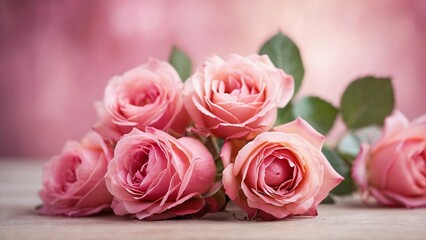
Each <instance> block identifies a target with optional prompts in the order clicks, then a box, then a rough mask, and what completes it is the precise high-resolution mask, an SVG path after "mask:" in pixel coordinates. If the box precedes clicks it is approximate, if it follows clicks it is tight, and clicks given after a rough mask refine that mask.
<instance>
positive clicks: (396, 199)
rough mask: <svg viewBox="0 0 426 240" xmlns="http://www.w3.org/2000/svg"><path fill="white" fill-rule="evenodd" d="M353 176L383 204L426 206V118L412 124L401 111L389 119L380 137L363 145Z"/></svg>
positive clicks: (356, 160) (413, 206) (364, 191)
mask: <svg viewBox="0 0 426 240" xmlns="http://www.w3.org/2000/svg"><path fill="white" fill-rule="evenodd" d="M352 177H353V179H354V180H355V182H356V183H357V184H358V186H359V187H360V190H361V192H362V193H364V196H369V195H371V196H373V197H374V198H375V199H377V201H378V202H379V203H381V204H383V205H387V206H392V207H399V206H403V207H407V208H415V207H425V206H426V115H424V116H422V117H421V118H418V119H417V120H415V121H413V122H412V123H411V124H410V123H409V121H408V120H407V118H405V116H404V115H402V114H401V113H400V112H396V113H395V114H393V115H391V116H389V117H388V118H386V120H385V125H384V128H383V133H382V136H381V138H380V139H379V140H378V141H377V142H375V143H374V144H373V145H372V146H371V147H370V146H369V145H367V144H363V145H362V146H361V151H360V153H359V154H358V156H357V158H356V159H355V162H354V165H353V168H352Z"/></svg>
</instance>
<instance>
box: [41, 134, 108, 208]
mask: <svg viewBox="0 0 426 240" xmlns="http://www.w3.org/2000/svg"><path fill="white" fill-rule="evenodd" d="M111 157H112V150H111V149H110V147H108V146H107V145H106V144H105V142H104V140H103V139H102V137H101V136H100V135H99V134H97V133H95V132H90V133H88V134H87V135H86V136H85V137H84V138H83V139H82V141H81V142H80V143H79V142H75V141H69V142H67V143H66V144H65V147H64V149H63V150H62V152H61V154H60V155H58V156H55V157H53V158H52V159H50V161H49V162H47V163H46V164H45V165H44V167H43V189H42V190H41V191H40V193H39V195H40V198H41V199H42V200H43V203H44V205H43V207H42V208H41V209H40V212H41V213H42V214H46V215H66V216H87V215H91V214H95V213H98V212H100V211H102V210H104V209H109V208H110V205H111V201H112V196H111V194H110V193H109V192H108V189H107V188H106V185H105V179H104V176H105V173H106V171H107V166H108V162H109V161H110V160H111Z"/></svg>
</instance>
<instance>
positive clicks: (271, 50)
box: [259, 32, 305, 95]
mask: <svg viewBox="0 0 426 240" xmlns="http://www.w3.org/2000/svg"><path fill="white" fill-rule="evenodd" d="M259 54H266V55H268V56H269V58H270V59H271V61H272V63H273V64H274V65H275V66H276V67H278V68H281V69H283V70H284V72H286V73H287V74H290V75H292V76H293V78H294V95H296V93H297V91H298V90H299V88H300V85H301V84H302V80H303V75H304V72H305V70H304V67H303V62H302V58H301V56H300V52H299V48H298V47H297V45H296V44H295V43H294V42H293V41H292V40H291V39H290V38H289V37H287V36H286V35H284V34H282V33H281V32H278V33H277V34H276V35H275V36H273V37H272V38H270V39H269V40H267V41H266V42H265V43H264V44H263V45H262V47H261V48H260V51H259Z"/></svg>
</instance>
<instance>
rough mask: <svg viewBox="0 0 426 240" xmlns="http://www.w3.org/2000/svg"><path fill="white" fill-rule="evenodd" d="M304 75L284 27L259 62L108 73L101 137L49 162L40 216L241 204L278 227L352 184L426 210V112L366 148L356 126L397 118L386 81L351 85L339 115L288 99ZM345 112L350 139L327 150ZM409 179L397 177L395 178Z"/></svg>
mask: <svg viewBox="0 0 426 240" xmlns="http://www.w3.org/2000/svg"><path fill="white" fill-rule="evenodd" d="M303 72H304V68H303V64H302V60H301V57H300V53H299V50H298V48H297V47H296V45H295V44H294V43H293V42H292V41H291V40H290V39H289V38H288V37H286V36H285V35H283V34H281V33H278V34H277V35H275V36H274V37H272V38H271V39H270V40H268V41H267V42H266V43H265V44H264V45H263V46H262V47H261V49H260V52H259V54H252V55H249V56H240V55H236V54H234V55H230V56H228V57H226V58H221V57H219V56H212V57H210V58H208V59H207V60H206V61H205V62H204V63H203V64H202V65H201V66H199V67H198V68H196V69H195V71H193V72H192V66H191V60H190V59H189V57H188V56H186V54H184V53H183V52H182V51H180V50H178V49H177V48H174V49H173V51H172V54H171V57H170V60H169V62H164V61H160V60H156V59H150V60H148V62H147V63H145V64H142V65H140V66H138V67H136V68H134V69H131V70H129V71H127V72H126V73H124V74H123V75H121V76H116V77H114V78H112V79H111V80H110V81H109V83H108V84H107V86H106V88H105V94H104V99H103V101H100V102H97V103H96V110H97V112H98V116H99V120H98V122H96V123H95V124H94V125H93V127H92V129H93V131H91V132H89V133H88V134H87V136H86V137H84V138H83V139H82V140H81V141H80V142H76V141H70V142H68V143H67V144H66V145H65V147H64V149H63V151H62V152H61V153H60V154H59V155H58V156H55V157H53V158H52V159H51V160H50V161H49V162H47V163H46V164H45V165H44V168H43V188H42V190H41V191H40V197H41V199H42V200H43V203H44V204H43V206H42V207H41V208H40V210H39V211H40V212H41V213H42V214H47V215H65V216H88V215H92V214H96V213H99V212H101V211H108V210H109V211H111V210H112V212H113V213H114V214H115V215H118V216H125V215H128V216H132V217H134V218H137V219H139V220H143V219H145V220H161V219H169V218H175V217H191V218H194V217H201V216H203V215H204V214H206V213H214V212H218V211H222V210H224V209H225V207H226V204H227V202H229V201H233V202H234V203H235V204H236V205H238V206H239V207H240V208H241V209H242V210H243V211H244V212H246V214H247V219H263V220H273V219H283V218H286V217H288V216H296V215H302V216H303V215H305V216H315V215H317V206H318V205H319V204H320V203H321V202H323V201H324V200H326V201H332V199H333V196H334V195H342V194H348V193H351V192H353V190H354V189H355V182H356V183H358V184H359V185H360V188H361V190H362V192H363V193H364V195H365V194H370V193H371V195H372V196H374V197H376V198H377V199H379V201H381V202H382V203H384V204H388V205H392V206H393V205H401V204H402V205H404V206H408V207H417V206H424V205H425V199H426V197H425V186H426V185H425V175H426V174H425V173H426V172H425V166H426V164H425V158H426V154H425V138H424V134H425V133H424V130H425V124H424V123H425V121H424V118H423V119H420V120H418V121H415V122H414V123H413V124H412V125H410V126H411V127H410V128H409V127H408V123H407V120H406V119H404V118H403V117H401V116H400V115H398V114H397V115H396V116H397V117H396V118H397V119H394V118H390V119H388V120H386V125H385V133H384V136H383V137H382V138H381V140H379V142H378V143H376V144H375V145H373V147H371V148H369V147H368V146H366V145H362V147H361V148H360V142H361V141H360V139H361V137H359V136H362V134H360V133H359V132H360V130H359V129H360V128H363V127H366V126H369V125H372V124H376V125H380V124H382V123H383V121H384V118H385V117H386V116H388V115H389V114H390V113H391V112H392V109H393V102H394V100H393V90H392V85H391V83H390V80H389V79H386V78H383V79H381V78H375V77H365V78H362V79H358V80H356V81H354V82H353V83H352V84H351V85H349V87H348V88H347V89H346V91H345V93H344V94H343V96H342V101H341V106H340V109H338V108H337V107H335V106H333V105H332V104H330V103H328V102H327V101H324V100H322V99H321V98H318V97H312V96H309V97H304V98H301V99H298V100H297V101H295V100H294V96H295V94H296V93H297V91H298V89H299V88H300V86H301V82H302V79H303ZM339 114H341V118H342V119H343V121H344V123H346V125H347V127H348V129H350V130H351V132H350V133H348V134H347V135H345V136H344V137H342V139H341V141H340V142H339V144H338V145H336V146H335V147H333V148H331V147H323V144H324V139H325V137H324V135H326V134H327V133H328V132H329V131H330V129H331V128H332V127H333V125H334V122H335V120H336V119H337V118H338V117H339ZM398 121H400V122H398ZM394 125H395V126H394ZM361 130H362V129H361ZM422 131H423V132H422ZM400 142H403V143H400ZM401 144H402V145H401ZM400 148H401V149H404V151H403V153H404V154H403V155H401V156H399V157H398V158H395V161H393V162H391V161H389V162H387V163H384V162H385V160H386V159H387V158H389V157H392V156H393V155H392V154H395V151H399V150H395V149H400ZM360 149H361V151H359V150H360ZM358 152H360V155H359V156H358V157H357V160H356V161H355V164H354V167H353V170H354V171H353V176H354V179H355V180H356V181H355V182H354V181H353V180H352V177H351V174H350V168H351V166H352V162H353V159H355V157H356V155H357V154H358ZM407 159H409V160H407ZM412 159H414V160H413V161H414V162H411V160H412ZM407 161H410V163H407ZM386 164H387V165H389V167H388V169H387V170H386V171H383V170H382V169H381V168H380V166H382V165H386ZM407 164H408V165H407ZM392 166H396V167H392ZM398 166H401V167H398ZM401 169H402V170H401ZM407 172H408V173H409V175H410V176H412V177H404V179H406V180H404V181H403V182H395V181H393V180H391V179H388V176H389V175H393V176H402V175H404V174H405V173H407ZM404 176H405V175H404ZM344 178H345V180H344V181H343V179H344ZM342 181H343V182H342ZM341 182H342V184H340V185H339V183H341ZM338 185H339V186H338ZM336 186H338V187H336ZM335 187H336V188H335ZM402 188H403V189H402ZM333 189H334V190H333ZM330 191H331V193H330Z"/></svg>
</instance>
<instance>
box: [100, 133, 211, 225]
mask: <svg viewBox="0 0 426 240" xmlns="http://www.w3.org/2000/svg"><path fill="white" fill-rule="evenodd" d="M215 173H216V168H215V164H214V161H213V158H212V156H211V154H210V153H209V151H208V150H207V148H206V147H205V146H204V145H203V144H202V143H201V142H200V141H198V140H196V139H194V138H189V137H182V138H179V139H175V138H174V137H172V136H170V135H168V134H167V133H165V132H163V131H160V130H157V129H154V128H147V129H146V131H145V132H142V131H140V130H138V129H136V128H135V129H133V130H132V131H131V132H130V133H129V134H126V135H124V136H123V137H122V138H121V139H120V140H119V141H118V143H117V146H116V148H115V151H114V158H113V159H112V161H111V163H110V164H109V166H108V173H107V175H106V176H105V178H106V181H107V186H108V190H109V191H110V192H111V194H112V195H114V200H113V203H112V208H113V210H114V213H115V214H116V215H120V216H122V215H128V214H130V215H133V216H134V217H136V218H138V219H139V220H142V219H148V220H158V219H167V218H172V217H176V216H184V215H190V214H195V213H197V212H198V211H200V210H201V209H203V207H204V205H205V200H204V199H203V198H202V194H204V193H206V192H208V191H209V189H210V188H211V187H212V185H213V181H214V177H215Z"/></svg>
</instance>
